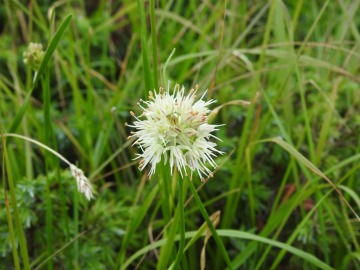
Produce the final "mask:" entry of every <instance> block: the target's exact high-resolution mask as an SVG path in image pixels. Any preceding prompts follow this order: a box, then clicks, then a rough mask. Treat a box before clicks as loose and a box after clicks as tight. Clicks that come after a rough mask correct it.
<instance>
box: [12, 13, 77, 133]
mask: <svg viewBox="0 0 360 270" xmlns="http://www.w3.org/2000/svg"><path fill="white" fill-rule="evenodd" d="M71 17H72V14H69V15H67V16H66V18H65V19H64V21H63V22H62V23H61V25H60V27H59V28H58V30H57V31H56V33H55V35H54V36H53V38H52V39H51V41H50V43H49V46H48V48H47V49H46V52H45V56H44V59H43V61H42V62H41V65H40V68H39V71H38V72H37V74H36V76H35V79H34V82H33V85H32V87H31V89H30V91H29V92H28V94H27V95H26V97H25V99H24V103H23V104H22V106H21V108H20V110H19V111H18V113H17V114H16V116H15V119H14V121H13V122H12V124H11V127H10V129H9V133H14V132H15V131H16V129H17V128H18V126H19V124H20V122H21V119H22V118H23V116H24V114H25V111H26V108H27V106H28V105H29V101H30V97H31V95H32V92H33V91H34V88H35V86H36V84H37V82H38V80H39V78H40V77H41V76H42V75H43V74H44V72H45V70H46V68H47V66H48V64H49V62H50V59H51V57H52V55H53V54H54V51H55V49H56V47H57V45H58V44H59V42H60V40H61V37H62V36H63V34H64V32H65V30H66V28H67V27H68V25H69V23H70V20H71Z"/></svg>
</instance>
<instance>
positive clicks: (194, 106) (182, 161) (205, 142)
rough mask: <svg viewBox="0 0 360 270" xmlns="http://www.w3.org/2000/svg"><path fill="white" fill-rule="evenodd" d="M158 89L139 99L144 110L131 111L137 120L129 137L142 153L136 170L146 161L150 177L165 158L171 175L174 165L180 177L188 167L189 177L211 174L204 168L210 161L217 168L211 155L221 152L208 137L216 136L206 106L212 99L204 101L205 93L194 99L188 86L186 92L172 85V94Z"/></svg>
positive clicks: (194, 92)
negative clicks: (144, 98) (146, 98)
mask: <svg viewBox="0 0 360 270" xmlns="http://www.w3.org/2000/svg"><path fill="white" fill-rule="evenodd" d="M169 88H170V87H169V85H168V88H167V90H165V89H163V88H160V90H159V93H157V92H156V91H154V93H153V92H149V100H148V101H143V100H140V103H138V105H139V106H140V107H141V109H142V110H143V113H142V114H141V115H140V116H139V117H137V116H135V114H134V113H133V112H130V113H131V115H132V116H133V117H135V119H136V121H134V123H133V124H132V125H128V126H130V127H132V128H134V129H135V130H136V131H132V132H131V136H129V138H131V137H133V138H136V140H135V142H134V144H136V145H138V146H139V148H140V149H141V151H142V153H141V154H137V158H141V161H140V165H139V169H140V170H143V169H144V168H145V167H146V166H147V165H148V164H149V165H150V166H151V167H150V171H149V176H151V175H152V174H154V172H155V168H156V164H157V163H159V162H160V161H161V159H162V158H164V163H165V164H166V163H167V162H168V161H169V164H170V170H171V174H172V172H173V168H174V167H176V168H177V169H178V170H179V172H180V174H181V176H183V174H185V175H187V171H188V169H190V171H191V176H192V174H193V172H194V171H196V172H197V173H198V174H199V176H200V178H201V179H202V180H203V179H204V178H203V176H204V175H205V176H212V174H211V171H210V170H209V169H208V168H207V167H206V164H207V163H209V164H210V165H212V166H213V167H214V168H216V163H215V161H214V159H213V158H214V157H216V156H217V154H223V152H221V151H219V150H217V149H216V148H215V147H216V143H214V142H211V141H210V137H212V138H214V139H218V140H220V139H219V138H217V137H216V136H214V135H213V134H211V133H212V132H213V131H215V130H217V127H218V126H219V125H209V124H208V123H207V115H208V113H209V112H210V110H209V109H208V106H209V105H210V104H212V103H214V102H215V101H214V100H212V99H211V100H209V101H206V102H205V101H204V100H203V98H204V95H205V94H206V92H205V93H204V94H203V95H202V97H201V98H200V99H198V100H197V98H196V95H195V94H196V91H197V89H198V86H196V87H195V89H191V90H190V92H189V93H188V94H187V95H186V94H185V88H184V87H182V88H180V86H179V85H178V84H176V85H175V88H174V90H173V93H170V92H169Z"/></svg>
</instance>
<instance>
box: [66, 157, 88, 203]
mask: <svg viewBox="0 0 360 270" xmlns="http://www.w3.org/2000/svg"><path fill="white" fill-rule="evenodd" d="M70 171H71V174H72V176H74V177H75V179H76V184H77V188H78V191H79V192H81V193H83V194H84V195H85V197H86V198H87V199H88V200H89V201H90V200H91V199H92V198H93V189H92V186H91V184H90V182H89V180H88V179H87V177H86V176H85V175H84V172H83V171H82V170H81V169H79V168H78V167H76V166H75V165H73V164H70Z"/></svg>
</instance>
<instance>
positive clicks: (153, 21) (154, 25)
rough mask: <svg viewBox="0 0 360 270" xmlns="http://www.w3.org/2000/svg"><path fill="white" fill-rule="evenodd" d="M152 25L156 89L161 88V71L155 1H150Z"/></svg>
mask: <svg viewBox="0 0 360 270" xmlns="http://www.w3.org/2000/svg"><path fill="white" fill-rule="evenodd" d="M150 23H151V44H152V57H153V75H154V88H155V89H158V88H159V79H158V76H159V71H158V61H157V40H156V22H155V1H154V0H150Z"/></svg>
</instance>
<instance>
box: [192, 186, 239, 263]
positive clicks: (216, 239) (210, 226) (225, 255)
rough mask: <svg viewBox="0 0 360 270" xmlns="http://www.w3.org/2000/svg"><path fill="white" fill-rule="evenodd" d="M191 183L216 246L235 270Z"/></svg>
mask: <svg viewBox="0 0 360 270" xmlns="http://www.w3.org/2000/svg"><path fill="white" fill-rule="evenodd" d="M189 182H190V190H191V193H192V194H193V196H194V199H195V201H196V204H197V205H198V207H199V210H200V212H201V214H202V216H203V217H204V219H205V221H206V223H207V225H208V227H209V229H210V231H211V234H212V236H213V237H214V240H215V242H216V244H217V245H218V248H219V249H220V253H221V255H222V256H223V258H224V260H225V262H226V264H227V266H228V267H229V269H233V267H232V265H231V261H230V258H229V255H228V254H227V252H226V249H225V246H224V244H223V242H222V241H221V239H220V237H219V235H218V233H217V231H216V230H215V227H214V225H213V224H212V222H211V219H210V217H209V215H208V213H207V212H206V209H205V207H204V205H203V204H202V202H201V200H200V197H199V195H198V194H197V192H196V189H195V187H194V184H193V182H192V181H189Z"/></svg>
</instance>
